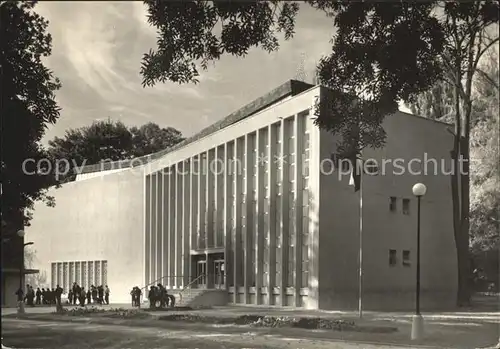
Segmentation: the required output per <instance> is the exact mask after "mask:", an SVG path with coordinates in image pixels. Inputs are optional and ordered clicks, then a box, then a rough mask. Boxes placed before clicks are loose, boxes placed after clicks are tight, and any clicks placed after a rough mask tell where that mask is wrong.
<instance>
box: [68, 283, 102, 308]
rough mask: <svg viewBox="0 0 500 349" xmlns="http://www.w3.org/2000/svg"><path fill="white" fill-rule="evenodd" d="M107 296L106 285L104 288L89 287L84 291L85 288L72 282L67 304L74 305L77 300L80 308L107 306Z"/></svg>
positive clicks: (100, 286)
mask: <svg viewBox="0 0 500 349" xmlns="http://www.w3.org/2000/svg"><path fill="white" fill-rule="evenodd" d="M109 294H110V290H109V287H108V285H106V286H104V287H103V286H102V285H99V286H97V287H96V286H94V285H91V286H90V288H89V289H88V290H85V287H83V286H80V285H79V284H78V283H76V282H74V283H73V286H72V287H71V289H70V290H69V292H68V302H69V304H73V305H76V301H77V300H78V303H79V305H80V306H82V307H83V306H85V304H99V305H102V304H109Z"/></svg>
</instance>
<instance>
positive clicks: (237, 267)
mask: <svg viewBox="0 0 500 349" xmlns="http://www.w3.org/2000/svg"><path fill="white" fill-rule="evenodd" d="M243 150H244V138H243V139H242V138H238V139H236V140H235V141H234V164H235V166H236V167H237V170H236V173H235V175H234V177H235V180H234V227H233V230H234V242H233V246H234V276H233V278H234V303H238V299H239V290H240V287H241V286H243V268H242V264H243V251H242V248H241V233H242V228H241V223H242V222H241V221H242V220H241V206H242V198H243V196H242V192H241V189H242V178H243V174H242V170H243V166H242V162H243V161H242V154H243Z"/></svg>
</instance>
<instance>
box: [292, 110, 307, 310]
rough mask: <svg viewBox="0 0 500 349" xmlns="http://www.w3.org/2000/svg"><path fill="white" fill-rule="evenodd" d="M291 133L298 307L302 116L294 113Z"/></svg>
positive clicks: (298, 297) (299, 284) (302, 174)
mask: <svg viewBox="0 0 500 349" xmlns="http://www.w3.org/2000/svg"><path fill="white" fill-rule="evenodd" d="M294 118H295V120H294V123H293V124H294V127H293V134H294V138H293V139H294V141H295V146H294V149H295V167H294V169H295V182H294V192H295V222H294V224H295V241H294V244H295V256H294V262H295V268H294V290H295V297H294V298H295V306H296V307H300V306H302V304H301V297H300V289H301V287H302V236H303V233H304V232H303V229H302V226H303V224H302V221H303V213H302V207H303V191H302V188H303V185H304V184H303V178H304V171H303V165H304V159H303V156H302V155H303V148H304V131H305V130H304V126H303V120H304V117H303V116H301V115H295V117H294Z"/></svg>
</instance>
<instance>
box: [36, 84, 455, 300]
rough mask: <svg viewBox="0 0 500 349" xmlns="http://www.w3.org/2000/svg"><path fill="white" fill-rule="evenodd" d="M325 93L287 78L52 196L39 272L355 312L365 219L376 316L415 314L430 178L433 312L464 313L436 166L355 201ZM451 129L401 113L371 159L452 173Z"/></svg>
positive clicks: (40, 229)
mask: <svg viewBox="0 0 500 349" xmlns="http://www.w3.org/2000/svg"><path fill="white" fill-rule="evenodd" d="M327 94H328V90H327V89H325V88H323V87H320V86H311V85H308V84H305V83H302V82H298V81H289V82H287V83H285V84H283V85H282V86H280V87H278V88H277V89H275V90H273V91H272V92H270V93H268V94H266V95H264V96H263V97H261V98H259V99H257V100H256V101H254V102H252V103H250V104H249V105H247V106H245V107H244V108H242V109H240V110H239V111H237V112H235V113H233V114H231V115H230V116H228V117H226V118H224V119H223V120H222V121H220V122H219V123H217V124H215V125H213V126H211V127H209V128H208V129H206V130H203V131H202V132H201V133H200V134H198V135H196V136H194V137H192V138H191V139H188V140H186V141H184V142H183V143H181V144H179V145H177V146H175V147H174V148H173V149H167V150H166V151H163V152H161V153H158V154H153V155H151V156H150V157H146V158H144V159H140V161H139V160H135V161H133V162H127V163H122V164H120V165H117V164H106V165H105V166H93V167H88V168H85V169H84V171H83V173H81V174H79V175H78V176H77V179H76V181H74V182H71V183H68V184H65V185H63V187H62V188H61V189H57V190H55V191H54V193H53V195H55V198H56V205H57V206H56V207H55V208H48V207H43V206H41V205H39V206H38V207H37V208H36V212H35V217H34V220H33V223H32V226H31V227H29V228H27V229H26V230H27V238H28V237H29V239H31V240H33V241H34V242H35V246H36V263H35V265H34V266H33V267H36V268H37V269H40V270H41V271H42V272H43V271H44V270H45V271H46V275H47V281H46V282H47V283H49V284H50V283H51V284H52V286H54V285H55V284H56V283H59V284H61V285H63V287H65V288H67V287H69V285H70V284H71V283H72V281H73V280H77V281H79V282H80V283H81V284H83V285H85V286H87V287H88V286H89V285H90V284H101V283H102V284H109V286H110V288H111V290H112V300H113V299H114V300H115V301H118V302H128V300H129V295H128V294H129V290H130V288H131V287H132V286H135V285H138V286H147V285H150V284H152V283H158V282H161V283H162V284H164V285H167V286H168V287H169V288H170V289H172V290H173V292H181V291H182V290H186V289H198V290H216V291H215V292H212V294H217V296H216V297H212V298H209V299H211V301H212V302H213V303H217V304H220V303H226V302H229V303H235V304H255V305H260V304H265V305H277V306H297V307H306V308H323V309H341V308H343V309H345V308H355V307H356V306H357V304H358V296H359V293H360V290H359V287H358V285H359V279H358V275H359V263H358V260H359V255H358V252H359V236H360V221H362V227H363V229H362V231H363V250H364V252H363V253H364V255H363V261H364V262H363V289H362V293H363V296H364V302H365V306H366V307H367V308H379V309H380V308H382V309H411V308H412V307H413V299H414V289H415V265H414V263H415V246H416V233H415V229H416V228H415V226H416V221H415V220H416V217H415V211H416V210H415V202H416V200H415V199H414V198H413V197H412V194H411V188H412V186H413V184H414V183H416V182H423V183H425V184H426V185H427V187H428V195H426V197H424V198H423V204H422V205H423V206H422V254H423V256H422V289H423V300H422V306H423V307H424V308H436V307H438V306H439V307H443V306H448V305H452V303H453V300H454V296H455V290H456V284H457V282H456V278H457V276H456V254H455V247H454V240H453V231H452V223H451V222H452V215H451V195H450V181H449V178H448V177H447V176H446V175H445V174H442V173H441V172H440V169H437V168H436V171H435V172H436V173H435V174H433V175H429V174H427V175H425V174H418V175H415V174H410V173H403V174H401V175H395V174H394V173H393V172H391V171H392V168H390V169H387V170H386V173H385V174H382V173H379V174H378V175H365V176H363V190H362V195H360V192H354V190H353V188H352V186H350V185H349V180H350V178H349V176H348V175H344V176H339V175H338V169H336V168H332V167H331V161H328V160H329V159H331V158H332V154H335V148H336V139H335V138H334V137H333V136H332V135H331V134H329V133H327V132H324V131H320V130H319V129H318V128H317V127H316V126H314V118H315V117H316V116H315V111H314V110H313V109H314V105H315V101H316V100H318V99H319V100H322V99H323V98H324V97H325V96H326V95H327ZM321 112H324V111H321ZM446 126H447V125H446V124H442V123H437V122H434V121H431V120H426V119H423V118H419V117H416V116H413V115H410V114H405V113H399V112H398V113H396V114H394V115H391V116H388V117H387V118H386V120H385V122H384V127H385V130H386V132H387V134H388V139H387V145H386V147H385V148H383V149H379V150H370V149H367V150H366V151H365V152H364V154H363V156H364V157H366V158H371V159H375V160H380V163H381V161H382V159H396V158H401V159H403V160H407V161H408V162H411V165H410V166H413V170H414V171H413V173H415V169H418V168H421V169H422V168H423V163H422V162H420V163H418V161H413V160H412V159H423V158H424V157H425V156H427V158H429V157H433V158H435V159H438V160H440V161H441V160H442V161H441V163H446V160H447V159H449V150H450V148H451V147H452V139H451V135H450V134H449V133H448V132H447V131H446ZM424 154H426V155H424ZM426 166H427V165H426ZM446 166H447V165H445V167H446ZM118 167H120V168H118ZM360 200H362V206H363V210H362V212H363V214H362V217H360V209H359V207H360ZM61 242H65V243H61ZM113 297H114V298H113Z"/></svg>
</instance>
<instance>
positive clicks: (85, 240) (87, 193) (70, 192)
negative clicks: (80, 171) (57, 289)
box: [26, 168, 144, 302]
mask: <svg viewBox="0 0 500 349" xmlns="http://www.w3.org/2000/svg"><path fill="white" fill-rule="evenodd" d="M143 192H144V175H143V170H141V169H139V168H134V169H131V170H127V171H122V172H119V173H113V174H109V175H106V176H100V177H95V178H89V179H86V180H84V181H78V182H71V183H67V184H64V185H63V186H62V187H61V188H60V189H54V190H51V193H50V195H53V196H54V197H55V199H56V207H54V208H50V207H47V206H45V205H43V204H39V205H37V206H36V208H35V214H34V219H33V221H32V224H31V226H30V227H27V228H26V240H27V241H33V242H34V243H35V245H34V250H35V251H36V252H35V256H34V261H33V264H34V266H35V267H36V268H38V269H40V272H42V273H43V272H46V273H47V275H48V279H49V283H50V280H51V272H52V271H51V263H54V262H63V263H64V262H75V261H107V284H108V285H109V287H110V289H111V302H129V300H130V295H129V292H130V289H131V287H132V286H134V285H138V286H141V285H143V284H144V280H143V274H144V270H143V266H144V262H143V261H144V248H143V246H144V242H143V224H144V219H143V216H144V213H143V207H144V195H143ZM66 291H67V290H65V292H66Z"/></svg>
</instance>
